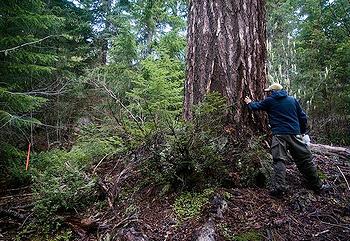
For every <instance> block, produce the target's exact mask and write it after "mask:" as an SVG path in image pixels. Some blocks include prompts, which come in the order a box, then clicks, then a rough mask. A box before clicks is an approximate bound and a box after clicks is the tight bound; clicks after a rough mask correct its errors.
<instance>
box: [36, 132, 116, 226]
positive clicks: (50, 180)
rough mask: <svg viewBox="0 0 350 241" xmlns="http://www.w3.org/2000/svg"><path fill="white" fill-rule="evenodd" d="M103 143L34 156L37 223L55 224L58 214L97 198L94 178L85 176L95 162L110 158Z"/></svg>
mask: <svg viewBox="0 0 350 241" xmlns="http://www.w3.org/2000/svg"><path fill="white" fill-rule="evenodd" d="M114 151H115V148H114V147H113V145H111V144H110V143H109V142H108V141H106V140H104V139H101V140H99V139H92V140H91V142H80V143H77V144H76V145H75V146H74V147H73V148H72V149H71V150H70V151H64V150H51V151H48V152H42V153H39V154H37V155H35V156H33V160H32V173H33V176H32V177H33V191H34V197H35V200H36V202H35V203H36V204H35V209H34V210H35V215H36V218H37V220H38V221H39V222H46V223H52V224H54V223H55V222H56V221H58V222H59V220H57V219H55V217H56V218H57V216H55V215H54V214H57V213H59V212H65V211H71V210H79V209H82V208H84V207H85V205H86V204H88V203H90V202H91V201H92V200H94V199H95V198H96V195H95V194H96V193H95V185H96V180H95V178H94V177H92V176H91V175H89V174H87V173H86V169H87V168H88V167H90V166H91V164H92V163H93V162H94V160H95V159H97V158H101V157H102V156H105V155H106V154H113V152H114Z"/></svg>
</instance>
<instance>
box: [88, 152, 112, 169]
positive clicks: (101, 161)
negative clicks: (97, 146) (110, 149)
mask: <svg viewBox="0 0 350 241" xmlns="http://www.w3.org/2000/svg"><path fill="white" fill-rule="evenodd" d="M108 155H109V154H106V155H105V156H104V157H103V158H102V159H101V161H99V163H98V164H97V165H96V166H95V168H94V170H93V171H92V174H95V172H96V169H97V168H98V166H99V165H100V164H101V163H102V162H103V160H104V159H106V157H107V156H108Z"/></svg>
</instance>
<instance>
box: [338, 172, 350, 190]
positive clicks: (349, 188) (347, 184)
mask: <svg viewBox="0 0 350 241" xmlns="http://www.w3.org/2000/svg"><path fill="white" fill-rule="evenodd" d="M337 168H338V170H339V172H340V174H341V175H342V176H343V178H344V180H345V183H346V186H347V187H348V190H349V191H350V186H349V182H348V180H347V179H346V177H345V175H344V173H343V172H342V170H341V169H340V168H339V167H338V166H337Z"/></svg>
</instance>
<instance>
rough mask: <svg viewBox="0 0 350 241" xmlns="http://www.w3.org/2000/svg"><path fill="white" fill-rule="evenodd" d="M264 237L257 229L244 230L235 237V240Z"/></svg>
mask: <svg viewBox="0 0 350 241" xmlns="http://www.w3.org/2000/svg"><path fill="white" fill-rule="evenodd" d="M262 239H263V236H262V235H261V233H259V232H258V231H256V230H251V231H248V232H244V233H242V234H239V235H237V236H235V237H234V239H233V240H235V241H260V240H262Z"/></svg>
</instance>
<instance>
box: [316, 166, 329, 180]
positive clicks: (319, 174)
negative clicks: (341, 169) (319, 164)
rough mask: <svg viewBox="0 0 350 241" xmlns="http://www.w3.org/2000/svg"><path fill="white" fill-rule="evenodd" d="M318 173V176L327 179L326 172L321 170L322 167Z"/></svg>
mask: <svg viewBox="0 0 350 241" xmlns="http://www.w3.org/2000/svg"><path fill="white" fill-rule="evenodd" d="M317 174H318V176H319V177H320V179H321V180H326V179H327V176H326V174H325V173H324V172H323V171H321V170H320V169H318V170H317Z"/></svg>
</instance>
